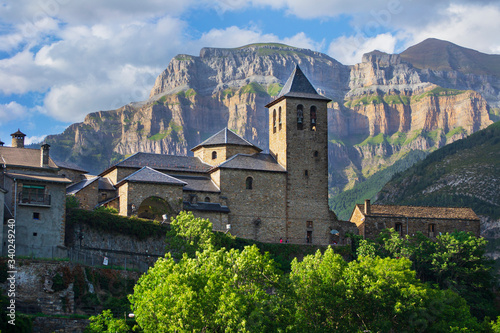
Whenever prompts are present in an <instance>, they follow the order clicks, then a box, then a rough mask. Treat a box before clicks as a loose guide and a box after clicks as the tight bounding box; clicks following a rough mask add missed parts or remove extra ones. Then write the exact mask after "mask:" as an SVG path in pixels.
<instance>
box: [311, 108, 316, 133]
mask: <svg viewBox="0 0 500 333" xmlns="http://www.w3.org/2000/svg"><path fill="white" fill-rule="evenodd" d="M310 116H311V131H315V130H316V107H315V106H314V105H313V106H311V110H310Z"/></svg>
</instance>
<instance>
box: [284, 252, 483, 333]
mask: <svg viewBox="0 0 500 333" xmlns="http://www.w3.org/2000/svg"><path fill="white" fill-rule="evenodd" d="M290 280H291V283H292V286H293V291H294V295H295V296H294V299H295V304H296V306H295V311H296V312H295V323H294V327H293V328H294V329H295V330H296V331H300V332H305V331H310V332H359V331H371V332H389V331H393V332H405V331H407V332H445V331H451V330H462V329H472V330H478V329H480V325H479V324H478V323H477V320H476V319H475V318H474V317H472V316H471V314H470V312H469V309H468V307H467V304H466V302H465V301H464V300H463V299H462V298H461V297H459V296H458V295H457V294H456V293H454V292H452V291H449V290H448V291H441V290H436V289H432V288H430V287H429V286H428V285H426V284H423V283H422V282H421V281H420V280H418V279H417V278H416V276H415V272H414V271H412V270H411V262H410V261H409V260H408V259H406V258H401V259H391V258H384V259H382V258H380V257H373V258H372V257H360V258H359V259H358V260H356V261H352V262H350V263H346V262H345V261H344V260H343V259H342V258H341V257H340V256H339V255H338V254H335V253H333V250H332V249H328V250H326V251H325V253H324V254H323V255H322V254H321V253H320V252H319V251H318V252H317V253H316V255H314V256H307V257H305V258H304V260H303V261H302V262H298V261H294V262H293V263H292V272H291V274H290Z"/></svg>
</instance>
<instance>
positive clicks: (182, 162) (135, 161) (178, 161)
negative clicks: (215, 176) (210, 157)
mask: <svg viewBox="0 0 500 333" xmlns="http://www.w3.org/2000/svg"><path fill="white" fill-rule="evenodd" d="M145 166H149V167H151V168H154V169H156V170H168V171H186V172H189V171H191V172H208V170H210V168H211V167H212V166H211V165H209V164H205V163H203V162H202V161H201V160H200V159H198V158H197V157H193V156H176V155H163V154H153V153H135V154H134V155H132V156H130V157H128V158H126V159H124V160H123V161H121V162H119V163H118V164H116V165H115V167H131V168H142V167H145ZM108 170H109V169H108ZM108 170H106V171H108ZM106 171H104V172H103V173H101V175H103V174H104V173H105V172H106Z"/></svg>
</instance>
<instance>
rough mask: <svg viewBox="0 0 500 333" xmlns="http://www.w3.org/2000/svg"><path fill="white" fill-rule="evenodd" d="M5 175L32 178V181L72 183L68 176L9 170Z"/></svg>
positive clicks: (16, 177) (25, 178)
mask: <svg viewBox="0 0 500 333" xmlns="http://www.w3.org/2000/svg"><path fill="white" fill-rule="evenodd" d="M5 175H6V176H7V177H9V178H12V179H14V178H15V179H24V180H31V181H39V182H47V183H65V184H69V183H71V180H69V179H68V178H66V177H62V176H56V175H54V176H51V175H32V174H25V173H17V172H7V173H5Z"/></svg>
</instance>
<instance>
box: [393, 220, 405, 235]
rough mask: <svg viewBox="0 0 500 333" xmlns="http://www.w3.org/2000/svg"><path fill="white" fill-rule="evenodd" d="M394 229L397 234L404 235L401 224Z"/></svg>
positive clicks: (397, 224)
mask: <svg viewBox="0 0 500 333" xmlns="http://www.w3.org/2000/svg"><path fill="white" fill-rule="evenodd" d="M394 229H395V230H396V232H397V233H399V234H400V235H403V225H402V224H401V223H396V224H395V225H394Z"/></svg>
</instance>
